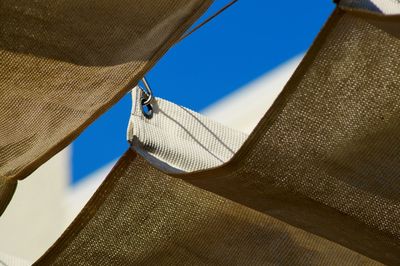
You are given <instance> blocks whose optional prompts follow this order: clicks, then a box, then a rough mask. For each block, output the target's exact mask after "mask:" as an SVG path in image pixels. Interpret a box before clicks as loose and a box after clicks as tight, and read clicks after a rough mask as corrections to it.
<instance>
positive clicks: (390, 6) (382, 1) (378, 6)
mask: <svg viewBox="0 0 400 266" xmlns="http://www.w3.org/2000/svg"><path fill="white" fill-rule="evenodd" d="M340 5H341V6H345V7H351V8H359V9H365V10H368V11H372V12H378V13H382V14H385V15H396V14H400V0H342V1H340Z"/></svg>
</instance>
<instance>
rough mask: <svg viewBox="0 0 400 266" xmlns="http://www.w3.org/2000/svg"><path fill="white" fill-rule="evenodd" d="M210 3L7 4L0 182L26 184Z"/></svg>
mask: <svg viewBox="0 0 400 266" xmlns="http://www.w3.org/2000/svg"><path fill="white" fill-rule="evenodd" d="M210 3H211V0H167V1H149V0H116V1H109V0H88V1H67V0H39V1H31V0H21V1H14V0H2V1H1V3H0V179H9V180H11V179H14V180H15V179H22V178H24V177H26V176H27V175H28V174H30V173H31V172H32V171H33V170H35V169H36V168H37V167H38V166H40V164H42V163H44V162H45V161H46V160H48V159H49V158H50V157H51V156H53V155H54V154H56V152H58V151H60V150H61V149H62V148H64V147H65V146H66V145H67V144H69V143H70V142H71V141H72V140H73V139H74V138H75V137H76V136H77V135H78V134H79V133H80V132H81V131H82V130H83V129H84V128H85V127H86V126H87V125H88V124H89V123H90V122H92V121H93V120H94V119H95V118H97V117H98V116H99V115H100V114H101V113H103V112H104V111H106V110H107V109H108V108H109V107H110V106H111V105H112V104H114V103H116V102H117V101H118V100H119V99H120V98H121V97H122V96H123V95H124V94H125V93H126V92H128V91H129V90H130V89H132V88H133V87H134V86H135V85H136V84H137V82H138V80H139V79H140V78H141V77H142V76H143V75H144V74H145V73H146V72H147V71H148V70H149V69H150V68H151V67H152V66H153V65H154V63H155V62H156V61H157V60H158V59H159V58H160V57H161V56H162V55H163V54H164V53H165V52H166V51H167V49H168V48H170V47H171V46H172V45H173V44H174V43H175V42H176V40H177V39H178V38H179V37H180V36H181V35H182V34H183V33H184V31H185V30H186V29H187V28H188V27H189V26H190V25H191V24H192V23H193V22H194V21H195V20H196V19H197V18H198V17H199V16H200V15H201V14H202V13H203V12H204V11H205V9H206V8H207V7H208V6H209V4H210Z"/></svg>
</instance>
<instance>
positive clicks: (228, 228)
mask: <svg viewBox="0 0 400 266" xmlns="http://www.w3.org/2000/svg"><path fill="white" fill-rule="evenodd" d="M266 264H288V265H293V264H304V265H310V264H318V265H346V264H347V265H379V263H378V262H376V261H373V260H371V259H368V258H366V257H365V256H362V255H360V254H358V253H356V252H354V251H351V250H349V249H347V248H344V247H342V246H340V245H338V244H335V243H333V242H331V241H329V240H326V239H323V238H321V237H318V236H316V235H313V234H310V233H308V232H306V231H304V230H301V229H298V228H296V227H293V226H291V225H289V224H287V223H284V222H282V221H280V220H278V219H275V218H273V217H271V216H268V215H264V214H261V213H259V212H256V211H254V210H251V209H249V208H246V207H244V206H242V205H239V204H237V203H234V202H232V201H230V200H227V199H224V198H222V197H219V196H216V195H215V194H212V193H210V192H207V191H204V190H201V189H199V188H196V187H193V186H191V185H189V184H187V183H185V182H184V181H182V180H179V179H175V178H171V177H170V176H168V175H166V174H163V173H162V172H160V171H159V170H157V169H156V168H154V167H152V166H151V165H150V164H149V163H148V162H147V161H146V160H144V159H142V158H141V157H137V156H136V155H135V152H134V151H132V150H129V151H127V152H126V154H125V155H124V156H123V157H122V158H121V159H120V161H119V162H118V163H117V165H116V166H115V168H114V169H113V171H112V172H111V173H110V175H109V176H108V177H107V178H106V180H105V182H104V183H103V184H102V185H101V187H100V188H99V190H98V191H97V192H96V194H95V195H94V196H93V198H92V199H91V200H90V202H89V203H88V205H87V206H86V207H85V208H84V210H83V211H82V212H81V213H80V214H79V216H78V217H77V218H76V220H75V221H74V222H73V224H72V225H71V226H70V227H69V228H68V229H67V231H66V232H65V233H64V234H63V236H62V237H61V238H60V239H59V240H58V241H57V242H56V243H55V245H54V246H53V247H52V248H51V249H50V250H49V251H48V252H47V253H46V254H45V255H44V256H43V257H42V258H41V259H40V260H39V261H38V262H37V263H36V264H35V265H266Z"/></svg>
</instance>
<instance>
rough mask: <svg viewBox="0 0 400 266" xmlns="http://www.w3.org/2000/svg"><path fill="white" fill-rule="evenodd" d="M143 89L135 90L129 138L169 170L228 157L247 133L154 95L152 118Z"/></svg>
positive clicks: (191, 167)
mask: <svg viewBox="0 0 400 266" xmlns="http://www.w3.org/2000/svg"><path fill="white" fill-rule="evenodd" d="M142 94H143V92H142V91H141V90H140V89H139V88H138V87H136V88H135V89H133V90H132V112H131V117H130V121H129V127H128V132H127V133H128V134H127V137H128V141H129V142H130V143H131V146H132V148H133V149H134V150H135V151H136V152H137V153H139V154H140V155H142V156H143V157H145V158H146V159H147V160H149V161H151V162H152V164H153V165H157V167H158V168H159V169H163V170H164V171H166V172H169V173H172V172H192V171H197V170H204V169H208V168H212V167H216V166H220V165H222V164H223V163H225V162H227V161H229V159H231V158H232V156H233V155H234V154H235V153H236V152H237V150H238V149H239V148H240V147H241V146H242V144H243V143H244V141H245V140H246V139H247V137H248V136H247V135H246V134H244V133H242V132H240V131H237V130H233V129H230V128H228V127H226V126H224V125H221V124H220V123H217V122H215V121H212V120H211V119H209V118H207V117H205V116H203V115H201V114H198V113H196V112H193V111H191V110H189V109H187V108H184V107H182V106H179V105H176V104H174V103H171V102H169V101H166V100H163V99H160V98H154V100H153V101H152V104H151V105H152V108H153V115H152V117H151V118H149V117H147V115H144V113H143V105H142V103H141V100H142V96H143V95H142Z"/></svg>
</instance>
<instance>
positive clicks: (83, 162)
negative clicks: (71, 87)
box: [71, 0, 334, 183]
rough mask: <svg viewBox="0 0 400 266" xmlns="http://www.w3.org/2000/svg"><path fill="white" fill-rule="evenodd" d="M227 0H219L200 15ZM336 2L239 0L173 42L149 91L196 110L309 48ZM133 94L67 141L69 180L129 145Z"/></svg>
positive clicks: (153, 74)
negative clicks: (194, 31)
mask: <svg viewBox="0 0 400 266" xmlns="http://www.w3.org/2000/svg"><path fill="white" fill-rule="evenodd" d="M227 2H228V0H226V1H225V0H217V1H216V3H215V4H214V5H213V7H212V8H211V9H210V10H209V11H208V12H207V14H205V17H207V16H209V15H211V14H213V13H215V12H216V11H217V10H218V9H219V8H221V7H222V6H224V5H225V4H226V3H227ZM333 9H334V4H333V3H332V1H328V0H309V1H294V0H292V1H266V0H239V2H238V3H236V4H235V5H234V6H232V7H231V8H230V9H228V10H227V11H225V12H224V13H223V14H221V15H220V16H219V17H217V18H216V19H215V20H213V21H212V22H210V23H209V24H207V25H206V26H204V27H203V28H202V29H200V30H199V31H197V32H196V33H194V34H193V35H191V36H190V37H188V38H187V39H185V40H184V41H182V42H181V43H179V44H178V45H176V46H175V47H173V48H172V49H171V50H170V51H169V52H168V53H167V54H166V55H165V56H164V57H163V58H162V59H161V60H160V62H159V63H158V64H157V65H156V66H155V67H154V68H153V69H152V70H151V71H150V73H149V74H148V75H147V78H148V80H149V82H150V83H151V85H152V88H153V90H154V93H155V95H156V96H158V97H162V98H165V99H168V100H170V101H173V102H175V103H178V104H180V105H183V106H186V107H188V108H190V109H193V110H195V111H200V110H202V109H204V108H205V107H207V106H208V105H210V104H212V103H214V102H215V101H217V100H218V99H220V98H222V97H224V96H225V95H227V94H229V93H230V92H232V91H234V90H237V89H239V88H240V87H242V86H244V85H246V84H248V83H249V82H251V81H252V80H254V79H256V78H258V77H260V76H262V75H263V74H265V73H266V72H268V71H270V70H272V69H273V68H275V67H276V66H278V65H279V64H281V63H284V62H285V61H287V60H289V59H290V58H292V57H293V56H296V55H298V54H299V53H302V52H304V51H306V50H307V49H308V47H309V46H310V45H311V43H312V41H313V40H314V38H315V37H316V35H317V34H318V32H319V30H320V29H321V27H322V26H323V24H324V23H325V21H326V20H327V19H328V16H329V14H330V13H331V12H332V10H333ZM130 107H131V101H130V97H129V95H128V96H125V97H124V98H123V99H122V100H121V101H120V102H119V103H118V104H116V105H115V106H114V107H113V108H112V109H111V110H109V111H108V112H107V113H106V114H104V115H103V116H102V117H100V118H99V119H98V120H97V121H96V122H95V123H93V124H92V125H91V126H90V127H89V128H87V129H86V130H85V131H84V132H83V133H82V135H81V136H80V137H78V139H76V140H75V141H74V143H73V145H72V158H71V160H72V178H73V180H72V182H73V183H76V182H77V181H79V180H80V179H82V178H84V177H85V176H87V175H89V174H90V173H92V172H93V171H95V170H97V169H99V168H100V167H102V166H104V165H106V164H107V163H109V162H111V161H113V160H115V159H117V158H118V157H120V156H121V155H122V153H123V152H124V151H125V150H126V149H127V148H128V144H127V142H126V137H125V134H126V127H127V123H128V119H129V113H130Z"/></svg>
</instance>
